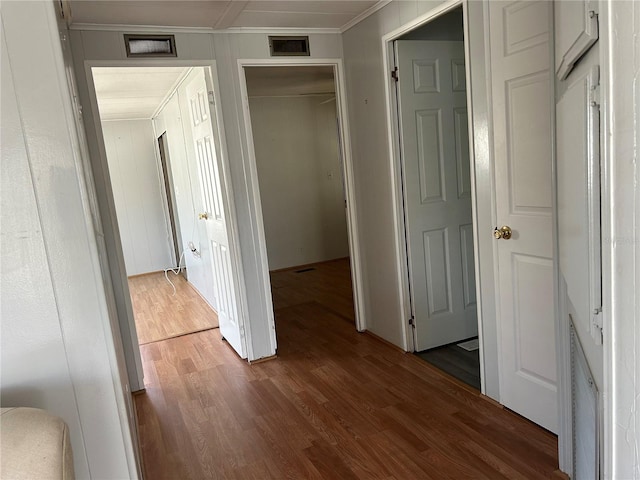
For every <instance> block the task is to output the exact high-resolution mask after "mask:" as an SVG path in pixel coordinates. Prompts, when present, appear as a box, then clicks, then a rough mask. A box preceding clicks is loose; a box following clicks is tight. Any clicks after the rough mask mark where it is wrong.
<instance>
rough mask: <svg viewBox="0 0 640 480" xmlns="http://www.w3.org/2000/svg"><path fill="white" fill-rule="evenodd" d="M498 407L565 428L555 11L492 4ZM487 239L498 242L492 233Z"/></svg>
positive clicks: (541, 5)
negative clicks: (504, 232) (500, 231)
mask: <svg viewBox="0 0 640 480" xmlns="http://www.w3.org/2000/svg"><path fill="white" fill-rule="evenodd" d="M489 8H490V14H489V17H490V18H489V21H490V35H491V36H490V46H491V69H492V95H493V121H494V124H493V129H494V151H495V160H494V162H495V164H494V167H495V177H496V181H495V184H496V197H495V198H496V219H497V222H498V227H501V226H502V225H508V226H509V227H511V229H512V230H513V236H512V238H511V239H509V240H505V239H500V240H496V241H497V242H498V243H497V244H496V248H497V250H496V251H497V277H498V281H497V298H496V302H497V304H498V307H499V308H498V322H497V323H498V331H499V333H498V335H499V339H498V342H499V355H500V357H499V358H500V401H501V403H503V404H504V405H506V406H507V407H509V408H511V409H512V410H515V411H516V412H518V413H520V414H522V415H523V416H525V417H527V418H529V419H531V420H533V421H534V422H536V423H538V424H540V425H542V426H543V427H545V428H547V429H549V430H551V431H556V430H557V424H558V419H557V386H556V346H555V313H554V312H555V308H554V295H553V239H552V231H553V230H552V226H553V211H552V207H553V202H552V199H553V195H552V186H553V182H552V158H553V144H552V140H553V135H552V128H553V110H552V99H553V95H554V90H553V72H552V70H553V69H552V65H551V61H552V59H551V44H550V42H551V38H552V37H551V35H552V32H551V25H552V18H551V4H550V3H549V2H545V1H521V2H499V1H496V2H490V6H489ZM483 234H486V235H491V232H484V233H483Z"/></svg>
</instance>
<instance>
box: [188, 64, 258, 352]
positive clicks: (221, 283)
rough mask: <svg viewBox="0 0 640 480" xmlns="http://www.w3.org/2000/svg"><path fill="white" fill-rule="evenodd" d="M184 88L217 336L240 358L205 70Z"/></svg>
mask: <svg viewBox="0 0 640 480" xmlns="http://www.w3.org/2000/svg"><path fill="white" fill-rule="evenodd" d="M196 71H197V74H196V75H195V76H194V78H193V79H191V80H190V81H189V83H188V84H187V86H186V94H187V99H188V103H189V112H190V114H191V115H190V117H189V121H190V122H191V128H192V132H193V142H194V147H195V153H196V160H197V165H198V178H199V180H200V192H201V194H202V203H201V205H202V209H201V212H200V214H199V220H200V221H201V222H204V223H205V224H206V230H207V240H208V243H209V245H208V247H209V250H210V253H211V269H212V271H213V279H214V281H213V291H214V295H215V307H216V310H217V312H218V321H219V325H220V333H221V334H222V336H223V337H224V338H225V339H226V340H227V341H228V342H229V344H230V345H231V346H232V347H233V348H234V349H235V350H236V352H238V354H239V355H240V356H241V357H243V358H244V357H246V348H245V344H244V338H243V335H242V329H241V326H240V320H239V316H238V312H239V301H238V288H237V286H236V278H237V276H236V275H234V268H235V265H234V263H233V257H232V255H231V247H230V242H229V229H228V224H227V221H228V218H229V207H228V205H227V201H226V199H227V196H226V189H227V185H226V184H225V182H224V177H223V166H222V162H221V156H220V140H219V137H218V136H217V129H216V128H214V126H216V125H217V122H216V118H215V110H214V109H213V108H211V105H210V103H209V92H212V91H213V90H212V87H211V85H212V82H211V80H210V78H207V77H208V75H206V74H205V71H204V69H202V68H200V69H197V70H196Z"/></svg>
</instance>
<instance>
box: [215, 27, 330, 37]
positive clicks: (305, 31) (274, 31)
mask: <svg viewBox="0 0 640 480" xmlns="http://www.w3.org/2000/svg"><path fill="white" fill-rule="evenodd" d="M214 33H264V34H265V35H266V34H268V35H309V34H311V33H313V34H316V35H318V34H323V33H324V34H333V35H335V34H336V33H342V32H341V30H340V29H339V28H294V27H291V28H271V27H229V28H227V29H225V30H216V31H215V32H214Z"/></svg>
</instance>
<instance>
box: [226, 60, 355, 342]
mask: <svg viewBox="0 0 640 480" xmlns="http://www.w3.org/2000/svg"><path fill="white" fill-rule="evenodd" d="M276 66H281V67H295V66H298V67H309V66H327V67H332V68H333V78H334V82H335V87H336V106H337V113H338V123H339V127H340V136H341V142H340V145H339V148H340V149H341V154H342V158H343V162H342V175H343V178H344V186H345V196H346V198H347V208H346V216H347V233H348V238H349V261H350V265H351V278H352V280H351V281H352V289H353V303H354V310H355V312H354V313H355V318H356V329H357V330H358V331H359V332H363V331H365V330H366V329H367V323H366V318H367V317H366V313H365V301H364V288H363V280H364V277H363V274H362V263H361V262H362V260H361V251H360V245H361V244H362V243H361V240H360V235H359V231H358V218H357V208H356V193H355V192H356V189H355V183H354V173H353V159H352V155H351V138H350V134H349V132H350V130H349V115H348V110H347V98H346V91H347V90H346V85H345V76H344V65H343V62H342V59H339V58H317V59H311V58H269V59H239V60H238V75H239V79H240V95H241V98H242V107H243V108H242V117H243V120H244V127H245V133H246V141H247V146H248V148H247V157H248V162H247V163H248V166H249V170H250V171H249V172H248V173H249V178H248V179H249V184H250V185H249V186H250V188H251V189H252V191H253V198H254V199H255V210H256V212H257V215H256V220H257V223H258V226H259V228H258V230H259V231H258V232H257V233H258V235H257V240H258V252H257V256H258V259H259V260H260V265H259V266H258V270H259V274H260V276H261V277H262V283H263V285H264V291H265V310H266V312H268V315H269V322H270V324H271V325H274V310H273V298H272V296H271V279H270V277H269V265H268V258H267V242H266V236H265V231H264V219H263V216H262V201H261V197H260V188H259V182H258V169H257V163H256V152H255V147H254V143H253V130H252V127H251V114H250V111H249V95H248V92H247V79H246V76H245V71H244V67H276ZM273 332H274V334H275V329H273Z"/></svg>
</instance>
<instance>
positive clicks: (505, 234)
mask: <svg viewBox="0 0 640 480" xmlns="http://www.w3.org/2000/svg"><path fill="white" fill-rule="evenodd" d="M493 236H494V237H495V238H496V240H500V239H501V238H502V239H503V240H509V239H510V238H511V227H509V226H508V225H503V226H502V228H498V227H496V228H495V229H494V230H493Z"/></svg>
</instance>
